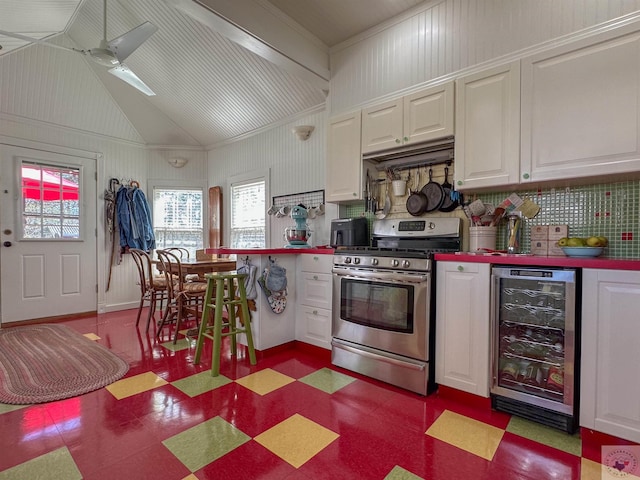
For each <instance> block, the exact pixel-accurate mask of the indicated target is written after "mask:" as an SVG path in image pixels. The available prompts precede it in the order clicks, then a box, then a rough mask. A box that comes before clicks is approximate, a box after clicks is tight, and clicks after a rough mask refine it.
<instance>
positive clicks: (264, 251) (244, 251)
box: [204, 247, 333, 256]
mask: <svg viewBox="0 0 640 480" xmlns="http://www.w3.org/2000/svg"><path fill="white" fill-rule="evenodd" d="M204 253H206V254H207V255H212V254H216V255H240V256H242V255H298V254H301V253H311V254H316V255H333V248H331V247H309V248H225V247H220V248H205V250H204Z"/></svg>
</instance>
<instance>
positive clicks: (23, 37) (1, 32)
mask: <svg viewBox="0 0 640 480" xmlns="http://www.w3.org/2000/svg"><path fill="white" fill-rule="evenodd" d="M0 35H4V36H5V37H12V38H17V39H18V40H24V41H25V42H31V43H38V44H40V45H46V46H47V47H53V48H59V49H60V50H67V51H71V52H80V53H82V51H81V50H76V49H75V48H69V47H63V46H62V45H56V44H55V43H49V42H47V41H45V40H40V39H39V38H33V37H27V36H26V35H21V34H19V33H13V32H6V31H4V30H0Z"/></svg>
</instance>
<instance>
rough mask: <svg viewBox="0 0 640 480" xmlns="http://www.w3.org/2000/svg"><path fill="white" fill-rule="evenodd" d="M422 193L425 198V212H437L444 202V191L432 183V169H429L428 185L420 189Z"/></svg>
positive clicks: (436, 183)
mask: <svg viewBox="0 0 640 480" xmlns="http://www.w3.org/2000/svg"><path fill="white" fill-rule="evenodd" d="M422 193H423V194H424V196H425V197H427V208H425V210H424V211H425V212H433V211H435V210H438V209H439V208H440V207H441V206H442V202H444V189H443V188H442V185H440V184H439V183H438V182H434V181H433V169H432V168H431V167H429V183H427V184H426V185H425V186H424V187H422Z"/></svg>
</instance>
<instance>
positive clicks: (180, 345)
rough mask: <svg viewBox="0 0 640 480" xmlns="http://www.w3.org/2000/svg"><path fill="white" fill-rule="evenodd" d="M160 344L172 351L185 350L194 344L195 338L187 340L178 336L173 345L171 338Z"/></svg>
mask: <svg viewBox="0 0 640 480" xmlns="http://www.w3.org/2000/svg"><path fill="white" fill-rule="evenodd" d="M160 345H161V346H163V347H164V348H166V349H167V350H171V351H172V352H178V351H180V350H186V349H187V348H190V347H191V346H195V340H187V339H186V338H180V339H178V341H177V342H176V344H175V345H174V344H173V340H171V341H170V342H164V343H161V344H160Z"/></svg>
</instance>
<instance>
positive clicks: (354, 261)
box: [353, 257, 360, 265]
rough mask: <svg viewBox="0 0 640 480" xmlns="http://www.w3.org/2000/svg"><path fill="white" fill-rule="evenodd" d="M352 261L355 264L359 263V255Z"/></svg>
mask: <svg viewBox="0 0 640 480" xmlns="http://www.w3.org/2000/svg"><path fill="white" fill-rule="evenodd" d="M353 263H355V264H356V265H358V264H359V263H360V257H355V258H354V259H353Z"/></svg>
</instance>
